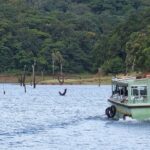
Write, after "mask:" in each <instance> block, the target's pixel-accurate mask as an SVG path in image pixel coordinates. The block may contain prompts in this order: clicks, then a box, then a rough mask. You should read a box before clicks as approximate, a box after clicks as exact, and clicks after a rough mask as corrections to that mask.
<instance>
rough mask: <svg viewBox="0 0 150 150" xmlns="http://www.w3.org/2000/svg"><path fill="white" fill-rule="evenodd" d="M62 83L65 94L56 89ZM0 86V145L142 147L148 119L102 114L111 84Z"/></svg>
mask: <svg viewBox="0 0 150 150" xmlns="http://www.w3.org/2000/svg"><path fill="white" fill-rule="evenodd" d="M64 88H67V89H68V91H67V95H66V96H59V94H58V91H63V90H64ZM4 89H5V90H6V95H4V94H3V85H0V150H105V149H106V150H107V149H110V150H134V149H136V150H148V149H149V147H150V121H136V120H132V119H130V118H129V119H127V120H125V121H124V120H122V119H121V120H119V121H112V120H109V119H107V117H106V116H105V114H104V111H105V108H106V107H107V106H108V104H107V98H108V97H109V96H110V95H111V86H109V85H103V86H101V87H98V86H96V85H92V86H91V85H90V86H89V85H79V86H77V85H72V86H71V85H67V86H65V85H64V86H50V85H39V86H37V88H36V89H33V88H32V87H31V86H27V93H24V89H23V87H20V86H19V85H10V84H7V85H5V86H4Z"/></svg>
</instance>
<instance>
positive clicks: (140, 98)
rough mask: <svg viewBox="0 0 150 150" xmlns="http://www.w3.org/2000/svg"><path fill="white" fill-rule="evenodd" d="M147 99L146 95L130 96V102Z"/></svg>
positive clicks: (140, 101) (145, 100) (143, 101)
mask: <svg viewBox="0 0 150 150" xmlns="http://www.w3.org/2000/svg"><path fill="white" fill-rule="evenodd" d="M147 101H148V97H147V95H142V96H132V97H131V102H132V103H146V102H147Z"/></svg>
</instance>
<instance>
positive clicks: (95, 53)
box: [0, 0, 150, 73]
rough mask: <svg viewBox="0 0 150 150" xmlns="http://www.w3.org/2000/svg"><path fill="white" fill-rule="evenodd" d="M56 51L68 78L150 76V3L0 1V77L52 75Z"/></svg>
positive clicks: (135, 0)
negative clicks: (123, 74) (103, 74)
mask: <svg viewBox="0 0 150 150" xmlns="http://www.w3.org/2000/svg"><path fill="white" fill-rule="evenodd" d="M58 52H59V56H60V55H61V57H59V58H61V61H62V63H63V70H64V72H67V73H82V72H93V73H94V72H97V68H99V67H101V68H102V69H103V70H104V71H105V72H106V73H120V72H126V71H127V72H128V71H143V72H148V71H150V1H149V0H0V72H1V73H2V72H7V71H9V72H14V71H15V72H17V71H20V70H22V69H23V67H24V65H26V66H27V68H28V71H30V70H31V69H32V67H31V66H32V64H33V62H34V60H36V63H37V65H36V69H37V70H38V71H39V72H40V71H46V72H52V62H53V60H52V58H53V57H52V56H53V54H57V53H58ZM59 61H60V60H59ZM59 61H57V62H56V64H55V65H56V68H55V70H56V71H58V70H59V65H58V63H60V62H59Z"/></svg>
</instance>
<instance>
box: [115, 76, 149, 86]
mask: <svg viewBox="0 0 150 150" xmlns="http://www.w3.org/2000/svg"><path fill="white" fill-rule="evenodd" d="M148 82H149V83H150V78H140V79H137V78H136V77H122V78H113V79H112V83H113V84H116V85H120V86H128V85H129V84H130V85H141V84H143V85H145V84H148Z"/></svg>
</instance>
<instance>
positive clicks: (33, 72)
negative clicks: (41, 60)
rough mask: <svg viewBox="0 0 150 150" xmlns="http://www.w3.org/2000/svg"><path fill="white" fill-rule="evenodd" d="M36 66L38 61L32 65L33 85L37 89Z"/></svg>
mask: <svg viewBox="0 0 150 150" xmlns="http://www.w3.org/2000/svg"><path fill="white" fill-rule="evenodd" d="M35 65H36V61H35V60H34V64H33V65H32V85H33V88H36V82H35Z"/></svg>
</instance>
